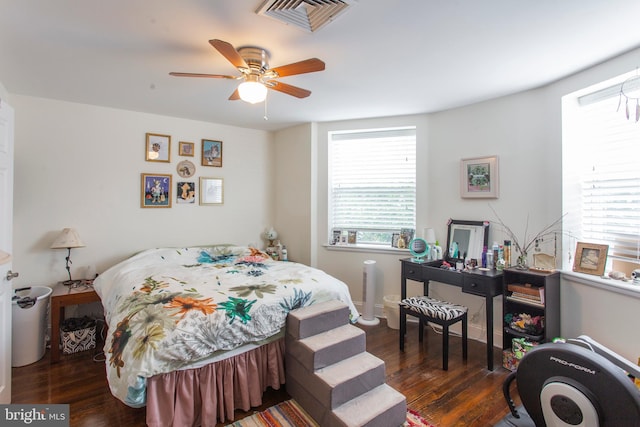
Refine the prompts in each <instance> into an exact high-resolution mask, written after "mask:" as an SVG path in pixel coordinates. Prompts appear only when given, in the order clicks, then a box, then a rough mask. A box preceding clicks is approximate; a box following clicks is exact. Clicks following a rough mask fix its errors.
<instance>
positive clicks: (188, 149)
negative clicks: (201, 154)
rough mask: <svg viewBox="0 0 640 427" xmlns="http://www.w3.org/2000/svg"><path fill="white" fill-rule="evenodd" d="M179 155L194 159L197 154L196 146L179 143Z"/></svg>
mask: <svg viewBox="0 0 640 427" xmlns="http://www.w3.org/2000/svg"><path fill="white" fill-rule="evenodd" d="M178 154H179V155H181V156H188V157H193V156H194V154H195V144H194V143H193V142H184V141H180V142H179V143H178Z"/></svg>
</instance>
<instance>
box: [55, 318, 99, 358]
mask: <svg viewBox="0 0 640 427" xmlns="http://www.w3.org/2000/svg"><path fill="white" fill-rule="evenodd" d="M60 337H61V338H62V352H63V353H64V354H72V353H77V352H79V351H85V350H91V349H92V348H95V347H96V321H95V320H93V319H91V318H89V317H86V316H85V317H82V318H74V317H72V318H69V319H66V320H64V321H63V322H62V325H61V326H60Z"/></svg>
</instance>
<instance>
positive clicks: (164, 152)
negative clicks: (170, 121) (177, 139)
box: [145, 133, 171, 163]
mask: <svg viewBox="0 0 640 427" xmlns="http://www.w3.org/2000/svg"><path fill="white" fill-rule="evenodd" d="M145 160H146V161H148V162H167V163H168V162H170V161H171V136H169V135H160V134H157V133H147V148H146V157H145Z"/></svg>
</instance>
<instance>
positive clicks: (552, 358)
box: [549, 356, 596, 375]
mask: <svg viewBox="0 0 640 427" xmlns="http://www.w3.org/2000/svg"><path fill="white" fill-rule="evenodd" d="M549 360H551V361H552V362H556V363H559V364H561V365H564V366H567V367H569V368H573V369H575V370H578V371H582V372H586V373H587V374H591V375H595V374H596V371H594V370H593V369H589V368H585V367H584V366H581V365H576V364H575V363H573V362H567V361H566V360H564V359H558V358H557V357H555V356H550V357H549Z"/></svg>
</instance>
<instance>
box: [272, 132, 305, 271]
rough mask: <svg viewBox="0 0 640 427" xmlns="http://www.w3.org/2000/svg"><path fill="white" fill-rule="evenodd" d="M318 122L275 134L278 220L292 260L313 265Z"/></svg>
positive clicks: (275, 181)
mask: <svg viewBox="0 0 640 427" xmlns="http://www.w3.org/2000/svg"><path fill="white" fill-rule="evenodd" d="M314 127H315V125H314V124H312V123H307V124H304V125H300V126H295V127H291V128H289V129H285V130H282V131H279V132H276V134H275V140H276V141H277V143H276V144H275V150H274V154H275V164H274V166H275V171H277V172H276V173H275V178H274V185H275V194H276V196H275V218H276V220H275V223H274V227H275V229H276V231H277V232H278V233H279V236H278V238H279V239H280V241H281V243H282V244H283V245H285V246H286V247H287V251H288V255H289V260H290V261H295V262H301V263H303V264H311V245H310V244H309V242H310V241H311V231H312V230H311V224H312V223H315V221H314V220H313V218H314V215H315V211H314V210H313V208H312V206H313V205H314V197H315V193H314V192H313V191H312V189H313V186H312V178H313V172H314V170H313V168H312V165H313V161H312V156H313V154H312V151H311V147H312V143H313V137H312V135H313V130H314Z"/></svg>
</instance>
